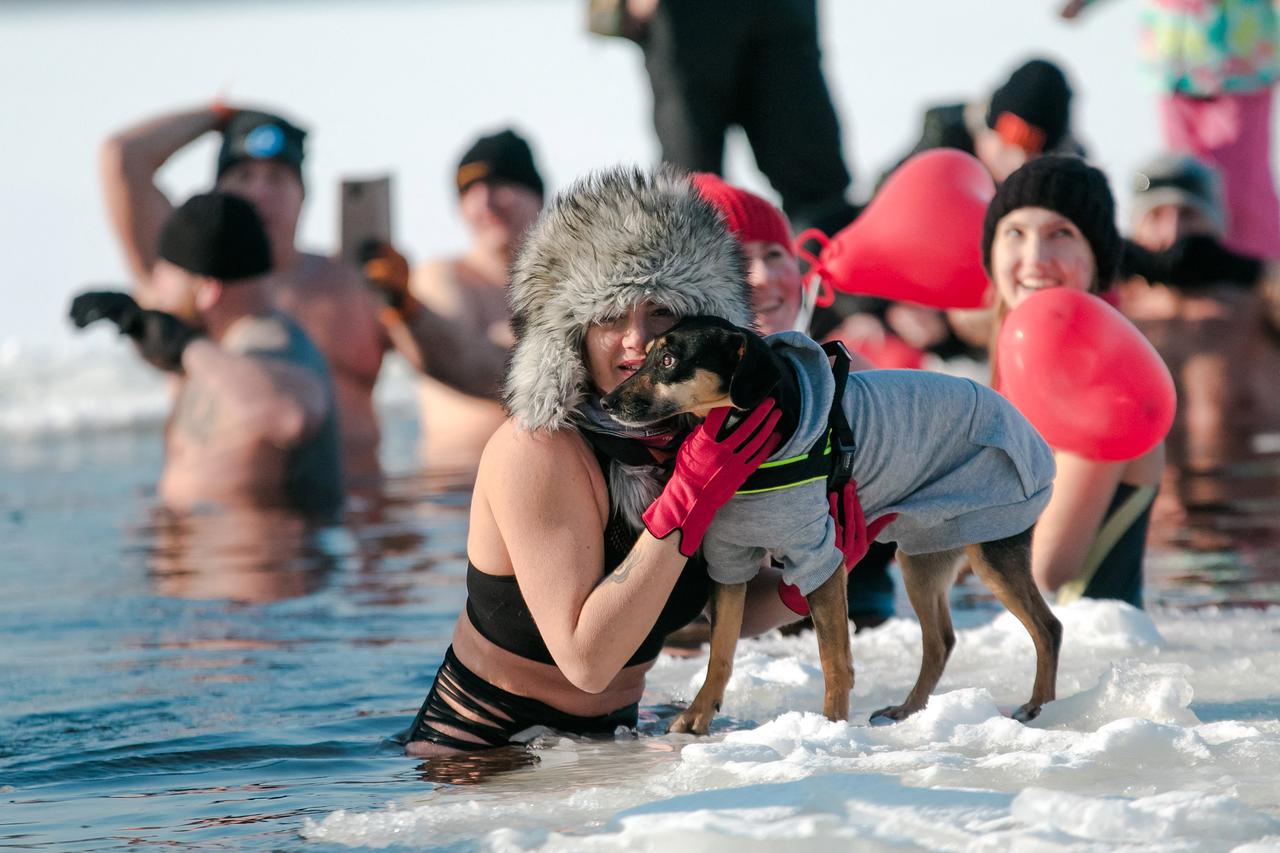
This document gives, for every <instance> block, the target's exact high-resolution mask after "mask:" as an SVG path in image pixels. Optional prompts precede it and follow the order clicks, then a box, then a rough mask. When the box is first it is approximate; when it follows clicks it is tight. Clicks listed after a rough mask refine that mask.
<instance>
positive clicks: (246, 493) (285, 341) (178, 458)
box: [159, 314, 343, 514]
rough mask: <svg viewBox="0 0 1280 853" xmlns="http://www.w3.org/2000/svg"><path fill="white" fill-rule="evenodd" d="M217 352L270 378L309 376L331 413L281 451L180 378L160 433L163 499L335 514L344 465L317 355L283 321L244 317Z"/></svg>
mask: <svg viewBox="0 0 1280 853" xmlns="http://www.w3.org/2000/svg"><path fill="white" fill-rule="evenodd" d="M222 345H223V346H224V347H225V348H226V349H228V350H231V351H233V352H238V353H241V354H244V355H246V356H250V357H253V358H256V359H260V360H261V361H262V363H263V365H264V367H266V369H267V370H268V371H269V372H274V371H280V372H282V374H287V373H288V372H289V371H297V370H298V369H302V370H305V371H308V372H310V373H311V374H312V375H313V376H314V377H315V378H316V379H318V380H319V381H320V382H321V383H322V385H323V387H324V392H325V394H326V395H327V396H328V398H329V400H328V403H329V411H328V413H327V414H326V416H325V418H324V420H323V421H322V422H321V423H320V424H319V425H318V426H317V427H316V428H314V429H313V430H311V431H310V432H309V433H308V434H307V435H306V436H304V437H303V438H302V439H300V440H299V441H298V442H296V443H295V444H293V445H292V446H290V447H281V446H279V445H278V444H277V443H275V442H274V441H273V440H272V439H271V437H270V436H269V435H268V434H267V433H266V432H265V431H264V429H263V427H262V425H261V424H260V423H256V422H254V421H253V420H252V419H251V417H252V416H251V415H248V414H246V410H245V409H244V408H243V407H235V406H231V405H228V404H227V402H226V400H225V398H224V396H223V395H222V394H220V393H219V392H218V391H217V390H216V389H214V388H212V387H210V386H209V385H207V384H206V381H204V380H199V379H193V378H189V377H188V378H185V379H184V380H183V381H182V382H181V384H180V385H179V387H178V390H177V395H176V398H175V401H174V408H173V412H172V414H171V415H170V418H169V422H168V424H167V426H166V430H165V468H164V473H163V475H162V477H161V481H160V487H159V491H160V496H161V498H162V500H164V502H165V503H166V504H167V505H169V506H171V507H173V508H175V509H180V510H181V509H192V508H196V507H199V506H202V505H224V506H238V507H262V508H284V509H294V510H299V511H303V512H307V513H312V514H331V513H333V512H335V511H336V510H337V509H338V508H339V507H340V506H341V502H342V485H343V480H342V458H341V448H340V443H339V437H338V423H337V417H336V411H335V408H334V405H333V396H334V395H333V387H332V384H331V382H330V379H329V373H328V370H327V368H326V366H325V362H324V358H323V356H322V355H321V354H320V352H319V350H318V349H317V348H316V347H315V346H314V345H313V344H312V343H311V342H310V341H309V340H308V339H307V336H306V335H305V334H304V333H303V332H302V330H301V329H300V328H299V327H298V325H297V324H296V323H294V322H293V321H292V320H290V319H289V318H287V317H284V316H283V315H280V314H271V315H266V316H262V317H245V318H242V319H241V320H239V321H237V323H236V324H235V325H234V326H233V327H232V328H231V329H230V330H229V331H228V333H227V335H225V336H224V338H223V343H222Z"/></svg>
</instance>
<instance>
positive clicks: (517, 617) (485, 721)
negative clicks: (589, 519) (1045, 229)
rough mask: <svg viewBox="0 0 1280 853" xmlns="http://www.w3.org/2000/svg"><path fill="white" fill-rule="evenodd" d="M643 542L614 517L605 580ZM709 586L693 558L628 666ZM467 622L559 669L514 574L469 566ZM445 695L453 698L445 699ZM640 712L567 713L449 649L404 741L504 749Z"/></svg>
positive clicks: (628, 719) (698, 604)
mask: <svg viewBox="0 0 1280 853" xmlns="http://www.w3.org/2000/svg"><path fill="white" fill-rule="evenodd" d="M584 438H587V440H588V441H591V440H592V438H593V437H592V436H591V435H590V434H587V433H584ZM596 444H597V443H596V442H593V445H596ZM596 459H597V461H598V462H599V463H600V464H601V467H602V469H604V470H607V466H608V464H609V458H608V455H607V454H606V453H605V452H604V451H602V450H601V449H600V448H599V447H598V446H596ZM638 538H639V532H638V531H634V530H632V529H631V528H630V526H629V525H628V524H627V523H626V522H625V521H624V520H623V519H622V517H621V516H619V515H618V514H617V513H611V514H610V516H609V521H608V523H607V524H606V525H605V530H604V546H605V547H604V568H603V572H602V574H601V578H602V579H603V578H604V577H606V576H608V574H609V573H610V572H612V571H613V570H614V569H615V568H617V567H618V565H619V564H620V563H621V562H622V560H623V559H624V558H625V557H626V556H627V554H628V553H629V552H630V551H631V548H632V546H633V545H634V544H635V542H636V539H638ZM710 588H711V585H710V579H709V578H708V576H707V569H706V564H705V563H704V562H703V561H702V558H701V556H697V557H694V558H693V559H691V560H689V561H688V562H687V563H686V564H685V567H684V569H683V571H682V572H681V573H680V577H679V579H677V581H676V585H675V588H674V589H673V590H672V591H671V596H670V597H669V598H668V599H667V603H666V606H664V607H663V609H662V613H661V614H659V616H658V620H657V622H655V623H654V626H653V628H652V629H650V631H649V633H648V634H647V635H646V636H645V638H644V640H642V641H641V643H640V647H639V648H638V649H636V652H635V654H633V655H632V656H631V658H630V659H629V660H628V661H627V662H626V664H625V665H626V666H634V665H636V664H641V663H648V662H649V661H652V660H654V659H655V658H657V656H658V654H659V652H660V651H661V650H662V645H663V642H664V640H665V639H666V637H667V635H668V634H670V633H672V632H673V631H676V630H678V629H680V628H683V627H684V626H685V625H687V624H689V623H690V622H692V621H693V620H694V619H695V618H697V616H698V614H700V613H701V612H702V610H703V608H704V607H706V604H707V598H708V595H709V593H710ZM467 617H468V618H469V619H470V620H471V624H472V625H474V626H475V628H476V630H477V631H478V632H479V633H480V635H481V636H482V637H484V638H485V639H486V640H488V641H489V642H491V643H493V644H494V645H496V646H498V647H499V648H502V649H506V650H507V651H509V652H511V653H513V654H516V655H519V656H520V657H523V658H526V659H528V660H532V661H537V662H538V663H547V664H553V665H554V663H555V661H554V660H553V659H552V657H551V653H550V652H549V651H548V650H547V646H546V643H545V642H544V641H543V639H542V635H541V634H540V633H538V627H537V625H535V624H534V621H533V617H532V616H531V615H530V613H529V607H528V605H527V604H526V603H525V600H524V595H523V594H521V592H520V584H519V582H518V581H517V580H516V578H515V577H514V576H512V575H491V574H488V573H486V572H483V571H481V570H480V569H477V568H476V567H475V566H474V565H472V564H471V563H470V562H469V561H468V563H467ZM446 697H447V698H448V700H450V701H445V700H446ZM455 707H461V708H465V709H466V710H467V711H469V712H470V713H471V714H473V715H475V716H476V717H478V718H480V720H479V721H477V720H475V719H471V718H470V717H464V716H462V715H461V714H459V713H458V711H457V710H456V709H455ZM637 714H638V706H637V705H629V706H627V707H625V708H619V709H617V710H616V711H613V712H611V713H609V714H604V715H601V716H598V717H579V716H576V715H573V714H567V713H565V712H563V711H561V710H559V709H557V708H554V707H552V706H550V705H547V704H546V703H544V702H539V701H537V700H535V699H530V698H528V697H527V696H519V695H517V694H514V693H510V692H508V691H506V690H502V689H501V688H498V687H495V686H494V685H492V684H489V683H488V682H487V681H485V680H484V679H483V678H481V677H480V676H478V675H476V674H475V673H473V672H471V671H470V670H469V669H467V668H466V667H465V666H463V665H462V663H461V662H460V661H459V660H458V658H457V656H456V655H455V654H454V653H453V647H452V646H450V647H449V649H448V650H447V651H446V652H445V659H444V663H443V664H441V666H440V671H439V672H438V673H437V674H436V680H435V683H434V684H433V685H432V687H431V692H430V693H428V694H427V698H426V700H425V701H424V702H423V703H422V708H421V709H420V710H419V711H418V716H417V717H416V718H415V719H414V721H413V725H412V727H410V729H409V732H408V734H407V736H406V737H405V740H406V741H431V742H432V743H438V744H440V745H442V746H447V747H451V748H454V749H465V750H478V749H486V748H492V747H498V746H505V745H507V744H509V743H511V742H512V738H513V736H514V735H518V734H519V733H521V732H523V731H525V730H527V729H529V728H531V727H534V726H546V727H548V728H553V729H557V730H561V731H567V732H573V733H580V734H602V733H603V734H607V733H611V732H613V731H614V730H615V729H616V728H617V727H618V726H626V727H628V728H634V727H635V725H636V721H637ZM442 727H445V728H447V729H451V730H455V731H458V732H462V733H465V734H467V735H470V736H471V739H463V738H460V737H456V736H454V735H452V734H450V733H448V731H443V730H442Z"/></svg>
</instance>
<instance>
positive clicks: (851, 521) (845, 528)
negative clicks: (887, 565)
mask: <svg viewBox="0 0 1280 853" xmlns="http://www.w3.org/2000/svg"><path fill="white" fill-rule="evenodd" d="M827 502H828V509H829V510H830V513H831V518H832V519H833V520H834V521H835V523H836V547H837V548H839V549H840V553H841V554H844V571H845V574H848V573H849V572H851V571H853V567H854V566H856V565H858V563H859V562H861V560H862V558H863V557H865V556H867V551H868V550H869V549H870V548H871V543H872V541H873V540H874V539H875V538H876V537H877V536H879V535H880V531H881V530H884V529H885V528H886V527H888V526H889V523H890V522H892V521H893V520H894V519H895V518H897V517H898V514H897V513H896V512H891V513H889V514H888V515H882V516H880V517H879V518H877V519H876V520H875V521H873V522H871V524H870V525H868V524H867V517H866V515H865V514H864V513H863V511H862V503H861V502H860V501H859V500H858V484H857V483H856V482H855V481H853V480H850V481H849V482H847V483H845V484H844V488H842V489H841V490H840V491H838V492H830V493H828V494H827ZM778 597H779V598H781V599H782V603H783V604H785V605H787V607H789V608H790V609H791V610H792V611H794V612H795V613H798V614H800V615H801V616H808V615H809V602H808V601H807V600H805V597H804V596H803V595H801V594H800V590H799V589H797V588H796V587H794V586H792V585H791V584H789V583H787V582H786V581H778Z"/></svg>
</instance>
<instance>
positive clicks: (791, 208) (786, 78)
mask: <svg viewBox="0 0 1280 853" xmlns="http://www.w3.org/2000/svg"><path fill="white" fill-rule="evenodd" d="M644 47H645V67H646V68H647V69H648V71H649V80H650V82H651V83H652V85H653V114H654V125H655V127H656V129H657V132H658V140H659V141H660V142H661V143H662V159H663V160H665V161H666V162H668V163H673V164H675V165H677V166H681V167H683V168H686V169H690V170H693V171H700V172H715V173H716V174H720V173H721V171H722V167H723V160H724V134H725V131H726V130H727V129H728V127H729V126H730V125H735V124H736V125H739V126H741V127H742V129H743V130H744V131H746V134H747V139H748V141H749V142H750V143H751V149H752V151H753V152H754V153H755V157H756V164H757V165H758V166H759V167H760V171H761V172H763V173H764V174H765V176H767V177H768V178H769V181H770V182H771V183H772V184H773V187H774V189H775V190H777V192H778V194H779V195H780V196H782V207H783V210H785V211H786V213H787V216H788V217H790V219H791V222H792V225H793V226H794V227H795V228H796V230H797V231H800V230H802V229H804V228H808V227H819V228H822V229H823V230H824V231H826V232H827V233H828V234H831V233H834V232H835V231H838V230H839V229H840V228H842V227H843V226H844V225H845V224H847V223H848V222H849V221H850V220H852V218H853V216H854V210H853V208H852V207H850V205H849V204H848V202H847V200H846V199H845V191H846V190H847V189H848V187H849V182H850V176H849V172H848V170H847V169H846V168H845V164H844V157H843V155H842V152H841V148H840V126H839V122H838V121H837V119H836V113H835V108H834V107H833V106H832V104H831V95H830V93H829V92H828V91H827V84H826V81H825V79H824V78H823V76H822V66H821V61H820V60H821V55H820V51H819V48H818V20H817V4H816V0H664V2H662V3H660V4H659V6H658V9H657V12H656V13H655V14H654V18H653V20H652V21H651V23H650V26H649V31H648V36H647V38H646V40H645V43H644Z"/></svg>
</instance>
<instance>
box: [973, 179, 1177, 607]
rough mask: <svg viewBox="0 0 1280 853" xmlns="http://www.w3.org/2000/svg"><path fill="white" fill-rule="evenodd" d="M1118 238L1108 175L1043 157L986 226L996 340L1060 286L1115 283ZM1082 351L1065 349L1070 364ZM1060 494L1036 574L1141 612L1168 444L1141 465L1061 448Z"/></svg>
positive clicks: (1061, 587) (1003, 190)
mask: <svg viewBox="0 0 1280 853" xmlns="http://www.w3.org/2000/svg"><path fill="white" fill-rule="evenodd" d="M1120 252H1121V241H1120V234H1119V232H1118V231H1117V230H1116V224H1115V202H1114V200H1113V198H1112V195H1111V189H1110V187H1109V186H1108V185H1107V178H1106V176H1105V175H1103V174H1102V172H1100V171H1098V170H1097V169H1095V168H1094V167H1092V166H1090V165H1088V164H1087V163H1085V162H1084V161H1083V160H1080V159H1078V158H1075V157H1057V156H1046V157H1040V158H1037V159H1035V160H1032V161H1031V162H1029V163H1027V164H1026V165H1024V166H1023V167H1022V168H1020V169H1018V170H1017V171H1015V172H1014V173H1013V174H1012V175H1010V176H1009V178H1008V180H1006V181H1005V182H1004V183H1003V184H1001V185H1000V188H999V189H998V190H997V191H996V195H995V198H993V199H992V200H991V204H990V206H989V207H988V208H987V215H986V220H985V222H984V225H983V238H982V259H983V263H984V264H985V265H986V268H987V274H988V275H989V276H990V277H991V281H992V282H993V283H994V284H995V287H996V294H997V296H996V317H997V322H996V328H995V335H994V336H993V337H992V341H993V346H992V348H991V352H992V368H993V369H992V373H993V383H994V384H997V385H998V383H999V364H998V361H997V359H996V358H995V346H994V341H995V339H996V336H998V335H999V331H1000V326H1001V325H1003V323H1004V319H1005V317H1006V315H1007V314H1008V313H1009V311H1011V310H1012V309H1014V308H1016V307H1017V306H1018V305H1020V304H1022V302H1023V301H1024V300H1026V299H1027V298H1028V297H1029V296H1030V295H1031V294H1033V293H1035V292H1037V291H1040V290H1046V289H1049V288H1054V287H1067V288H1071V289H1073V290H1080V291H1086V292H1091V293H1098V292H1102V291H1105V290H1106V289H1107V288H1109V287H1110V286H1111V284H1112V281H1113V279H1114V278H1115V276H1116V274H1117V271H1118V266H1119V262H1120ZM1075 355H1076V354H1073V353H1072V352H1069V351H1066V352H1063V353H1062V358H1063V360H1065V361H1069V360H1070V359H1072V358H1073V357H1074V356H1075ZM1054 458H1055V460H1056V462H1057V466H1058V473H1057V476H1056V478H1055V479H1054V483H1053V497H1052V499H1051V500H1050V501H1049V505H1048V506H1047V507H1046V508H1045V511H1044V514H1043V515H1041V517H1040V521H1039V522H1038V523H1037V524H1036V529H1035V535H1034V538H1033V539H1032V552H1031V568H1032V573H1033V574H1034V575H1035V578H1036V582H1037V583H1038V584H1040V586H1041V588H1042V589H1045V590H1049V591H1057V592H1058V601H1059V602H1060V603H1061V602H1063V601H1065V600H1068V599H1071V598H1076V597H1079V596H1085V597H1088V598H1114V599H1120V600H1122V601H1127V602H1128V603H1130V604H1132V605H1134V606H1135V607H1141V606H1142V558H1143V555H1144V553H1145V548H1146V533H1147V524H1148V521H1149V519H1150V514H1151V504H1152V503H1153V502H1154V500H1155V493H1156V487H1157V486H1158V485H1159V483H1160V476H1161V473H1162V471H1163V468H1164V444H1163V443H1161V444H1159V445H1157V446H1156V447H1155V449H1153V450H1151V451H1149V452H1148V453H1146V454H1144V455H1143V456H1140V457H1138V458H1136V459H1129V460H1123V461H1118V462H1107V461H1099V460H1095V459H1086V458H1084V457H1083V456H1079V455H1077V454H1074V453H1070V452H1068V451H1064V450H1055V452H1054Z"/></svg>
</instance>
